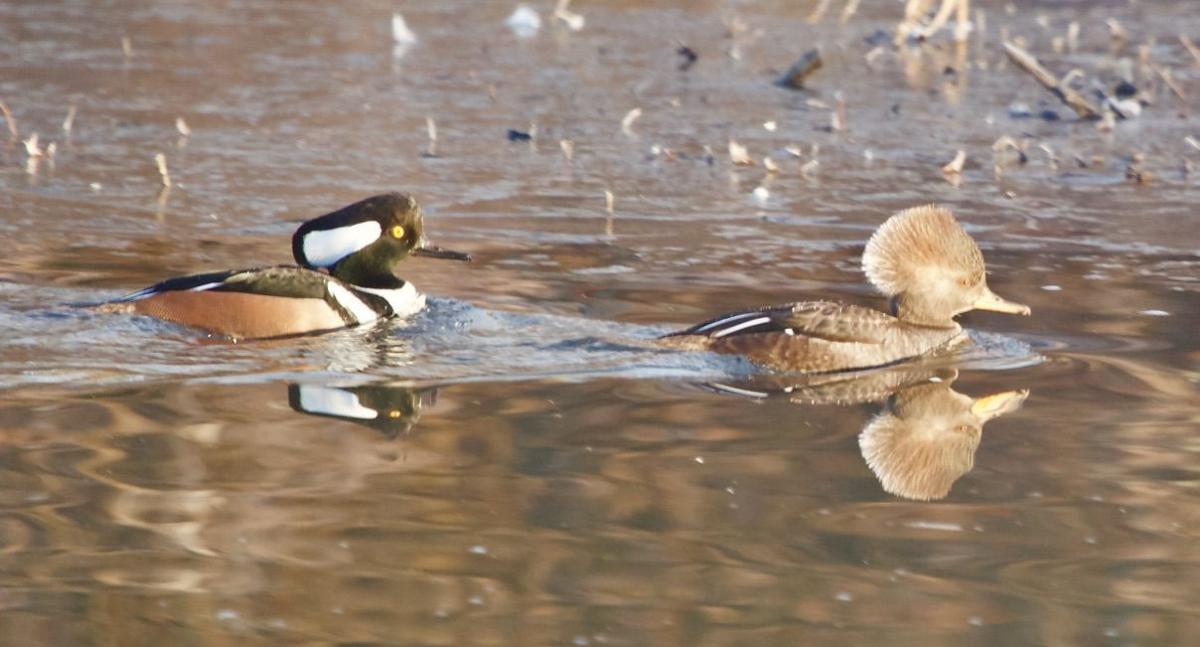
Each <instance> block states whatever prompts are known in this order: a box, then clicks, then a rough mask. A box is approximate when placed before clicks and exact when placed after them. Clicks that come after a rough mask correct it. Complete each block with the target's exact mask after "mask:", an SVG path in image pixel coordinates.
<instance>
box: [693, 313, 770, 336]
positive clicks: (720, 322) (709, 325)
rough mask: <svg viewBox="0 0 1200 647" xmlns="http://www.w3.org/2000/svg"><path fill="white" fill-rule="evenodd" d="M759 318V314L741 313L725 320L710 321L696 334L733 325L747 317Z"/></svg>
mask: <svg viewBox="0 0 1200 647" xmlns="http://www.w3.org/2000/svg"><path fill="white" fill-rule="evenodd" d="M758 316H760V315H759V314H758V313H757V312H739V313H737V314H735V315H730V316H728V317H725V318H724V319H717V320H716V321H710V322H708V323H706V324H704V325H703V326H700V327H699V328H697V329H696V332H705V331H707V330H711V329H713V328H720V327H721V326H724V325H725V324H731V323H733V322H735V321H738V320H741V319H745V318H747V317H758Z"/></svg>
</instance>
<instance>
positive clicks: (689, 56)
mask: <svg viewBox="0 0 1200 647" xmlns="http://www.w3.org/2000/svg"><path fill="white" fill-rule="evenodd" d="M675 53H676V54H679V55H680V56H682V57H683V61H682V62H681V63H680V64H679V69H680V70H686V69H688V68H689V67H691V66H693V65H695V64H696V61H698V60H700V55H699V54H697V53H696V50H694V49H692V48H691V47H688V46H687V45H682V46H680V48H679V49H677V50H675Z"/></svg>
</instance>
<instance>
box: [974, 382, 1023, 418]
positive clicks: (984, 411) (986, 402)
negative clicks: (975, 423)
mask: <svg viewBox="0 0 1200 647" xmlns="http://www.w3.org/2000/svg"><path fill="white" fill-rule="evenodd" d="M1027 397H1029V390H1028V389H1022V390H1020V391H1005V392H1004V393H997V394H995V395H989V396H985V397H982V398H979V399H978V400H975V402H973V403H972V404H971V413H973V414H975V416H976V417H977V418H979V420H980V421H981V422H987V421H988V420H991V419H992V418H995V417H997V416H1002V415H1004V414H1006V413H1012V412H1013V411H1016V410H1017V409H1018V408H1020V407H1021V403H1023V402H1025V398H1027Z"/></svg>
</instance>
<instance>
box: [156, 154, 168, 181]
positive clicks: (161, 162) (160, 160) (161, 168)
mask: <svg viewBox="0 0 1200 647" xmlns="http://www.w3.org/2000/svg"><path fill="white" fill-rule="evenodd" d="M154 164H155V165H156V166H158V175H159V177H160V178H162V185H163V188H164V189H169V188H171V174H170V173H169V172H167V156H166V155H163V154H162V153H155V154H154Z"/></svg>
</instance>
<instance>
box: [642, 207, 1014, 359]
mask: <svg viewBox="0 0 1200 647" xmlns="http://www.w3.org/2000/svg"><path fill="white" fill-rule="evenodd" d="M862 267H863V271H864V272H865V273H866V275H867V279H868V280H870V282H871V284H872V285H874V286H875V287H876V289H878V290H879V291H880V292H882V293H883V294H884V295H886V296H888V297H890V298H891V307H892V314H885V313H882V312H878V311H875V310H870V309H868V308H862V307H859V306H852V305H845V304H841V303H832V302H828V301H812V302H802V303H790V304H787V305H782V306H770V307H766V308H762V309H759V310H749V311H743V312H735V313H730V314H727V315H723V316H720V317H717V318H716V319H713V320H711V321H707V322H705V323H702V324H699V325H697V326H693V327H691V328H688V329H687V330H683V331H679V332H675V333H671V334H669V335H666V336H664V337H660V338H659V339H658V344H659V345H661V346H665V347H668V348H676V349H681V350H693V351H713V352H717V353H728V354H736V355H743V356H745V357H746V358H747V359H749V360H750V361H752V362H754V363H756V364H759V365H762V366H765V367H767V368H771V369H776V370H783V371H796V372H803V373H822V372H833V371H846V370H851V369H861V368H871V367H876V366H883V365H885V364H891V363H894V362H898V361H900V360H903V359H907V358H910V357H916V356H918V355H924V354H926V353H928V352H930V351H933V350H936V349H938V348H942V347H945V346H948V345H950V344H953V343H958V342H960V341H962V340H963V338H964V335H963V332H962V327H961V326H960V325H959V324H958V323H957V322H956V321H954V317H955V316H956V315H958V314H961V313H963V312H966V311H968V310H972V309H979V310H994V311H996V312H1008V313H1012V314H1021V315H1028V314H1029V307H1028V306H1024V305H1021V304H1019V303H1012V302H1009V301H1005V300H1004V299H1001V298H1000V297H998V296H996V295H995V294H994V293H992V291H991V290H990V289H988V286H987V279H986V277H985V276H984V266H983V254H982V253H980V251H979V247H978V246H976V245H975V241H973V240H971V237H970V236H969V235H968V234H967V232H966V231H964V230H963V228H962V226H961V225H959V224H958V222H957V221H955V220H954V216H953V215H951V214H950V212H949V211H947V210H946V209H943V208H941V207H937V206H934V205H928V206H923V207H914V208H912V209H905V210H904V211H901V212H899V213H897V214H895V215H893V216H892V217H891V218H888V220H887V222H885V223H883V225H881V226H880V227H879V229H878V230H877V231H876V232H875V234H874V235H872V236H871V239H870V240H869V241H867V247H866V249H865V250H864V251H863V258H862Z"/></svg>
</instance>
